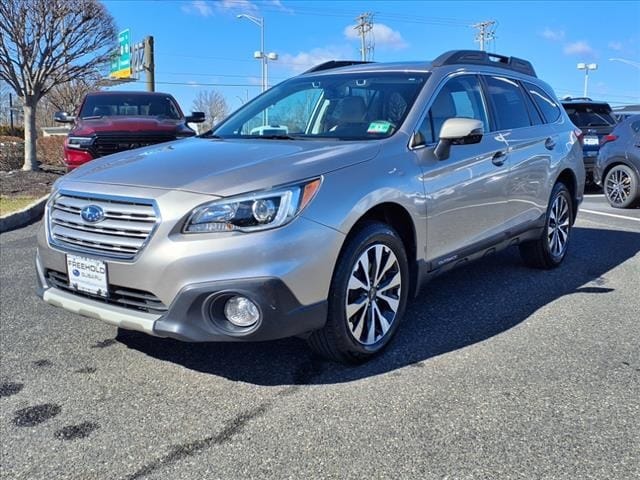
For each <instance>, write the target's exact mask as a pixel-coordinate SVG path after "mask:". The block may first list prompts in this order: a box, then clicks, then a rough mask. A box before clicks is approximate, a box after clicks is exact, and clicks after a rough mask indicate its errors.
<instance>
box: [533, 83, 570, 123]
mask: <svg viewBox="0 0 640 480" xmlns="http://www.w3.org/2000/svg"><path fill="white" fill-rule="evenodd" d="M524 86H525V88H526V89H527V90H528V91H529V95H531V98H532V99H533V101H534V102H535V104H536V105H537V106H538V109H539V110H540V112H542V116H543V117H544V120H545V122H546V123H553V122H555V121H556V120H558V119H559V118H560V114H561V113H562V111H561V110H560V105H558V102H556V101H555V100H554V99H553V97H552V96H551V95H549V94H547V92H545V91H544V90H542V89H541V88H540V87H538V86H536V85H533V84H531V83H528V82H525V83H524Z"/></svg>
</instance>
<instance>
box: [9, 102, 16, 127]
mask: <svg viewBox="0 0 640 480" xmlns="http://www.w3.org/2000/svg"><path fill="white" fill-rule="evenodd" d="M9 119H10V120H9V121H10V122H11V135H14V133H15V132H14V131H13V95H12V94H11V92H9Z"/></svg>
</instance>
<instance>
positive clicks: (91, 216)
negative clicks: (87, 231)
mask: <svg viewBox="0 0 640 480" xmlns="http://www.w3.org/2000/svg"><path fill="white" fill-rule="evenodd" d="M80 216H81V217H82V219H83V220H84V221H85V222H89V223H97V222H100V221H102V220H104V210H102V208H100V207H99V206H97V205H87V206H86V207H84V208H83V209H82V210H81V211H80Z"/></svg>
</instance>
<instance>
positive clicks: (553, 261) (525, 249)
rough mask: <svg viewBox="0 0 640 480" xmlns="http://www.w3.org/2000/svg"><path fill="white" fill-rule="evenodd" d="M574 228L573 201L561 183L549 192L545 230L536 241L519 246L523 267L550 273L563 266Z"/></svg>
mask: <svg viewBox="0 0 640 480" xmlns="http://www.w3.org/2000/svg"><path fill="white" fill-rule="evenodd" d="M572 226H573V199H572V197H571V193H569V190H568V189H567V187H566V185H565V184H564V183H556V184H555V185H554V187H553V190H552V191H551V197H550V198H549V205H548V207H547V214H546V218H545V224H544V230H543V232H542V235H540V237H539V238H538V239H537V240H533V241H531V242H526V243H523V244H522V245H520V255H521V257H522V259H523V260H524V263H525V264H526V265H527V266H529V267H532V268H541V269H551V268H555V267H557V266H558V265H560V264H561V263H562V261H563V260H564V257H565V256H566V254H567V248H568V246H569V238H570V236H571V227H572Z"/></svg>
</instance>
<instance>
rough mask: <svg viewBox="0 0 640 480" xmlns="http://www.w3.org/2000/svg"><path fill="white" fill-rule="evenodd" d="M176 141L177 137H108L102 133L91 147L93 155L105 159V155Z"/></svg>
mask: <svg viewBox="0 0 640 480" xmlns="http://www.w3.org/2000/svg"><path fill="white" fill-rule="evenodd" d="M175 139H176V137H175V135H158V134H143V135H140V134H138V135H135V134H133V135H127V134H119V135H113V134H111V135H107V134H104V133H100V134H98V135H97V136H96V138H95V140H94V142H93V145H91V153H92V154H93V156H94V157H104V156H105V155H111V154H112V153H118V152H124V151H125V150H133V149H134V148H141V147H148V146H149V145H156V144H158V143H164V142H170V141H172V140H175Z"/></svg>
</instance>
